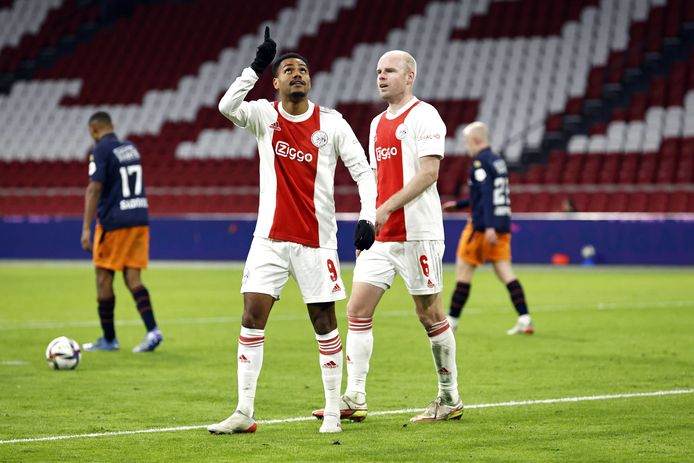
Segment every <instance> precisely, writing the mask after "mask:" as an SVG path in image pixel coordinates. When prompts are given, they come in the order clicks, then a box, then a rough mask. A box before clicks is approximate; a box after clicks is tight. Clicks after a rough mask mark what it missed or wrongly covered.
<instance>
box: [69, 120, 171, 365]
mask: <svg viewBox="0 0 694 463" xmlns="http://www.w3.org/2000/svg"><path fill="white" fill-rule="evenodd" d="M89 133H90V135H91V136H92V138H93V139H94V141H95V142H96V145H95V146H94V152H93V153H92V155H91V156H90V159H89V186H88V187H87V191H86V193H85V206H84V222H83V224H82V239H81V242H82V248H83V249H84V250H85V251H88V252H92V256H93V260H94V266H95V267H96V287H97V301H98V304H99V308H98V311H99V320H100V322H101V329H102V330H103V336H101V337H99V338H98V339H97V340H96V341H95V342H93V343H87V344H85V345H84V346H83V347H84V350H86V351H114V350H118V348H119V344H118V339H117V338H116V331H115V326H114V323H113V313H114V309H115V306H116V298H115V295H114V293H113V276H114V274H115V272H123V277H124V279H125V284H126V286H127V287H128V289H129V290H130V292H131V293H132V295H133V299H134V300H135V304H136V305H137V310H138V311H139V312H140V316H141V317H142V321H143V322H144V324H145V327H146V329H147V334H146V335H145V338H144V339H143V340H142V342H140V344H138V345H137V346H135V347H134V348H133V352H150V351H153V350H154V349H155V348H156V347H157V346H158V345H159V344H161V342H162V341H163V339H164V338H163V337H162V334H161V331H160V330H159V328H158V327H157V322H156V320H155V319H154V312H153V310H152V302H151V300H150V297H149V291H147V288H145V286H144V285H143V284H142V280H141V278H140V272H141V271H142V269H145V268H147V263H148V260H149V218H148V208H147V195H146V194H145V187H144V183H143V179H142V165H141V164H140V153H139V152H138V151H137V148H136V147H135V145H133V144H132V143H130V142H128V141H120V140H118V138H117V137H116V135H115V133H113V123H112V122H111V117H110V116H109V115H108V113H105V112H97V113H95V114H94V115H92V117H90V118H89ZM95 217H96V218H98V223H97V225H96V230H95V233H94V244H93V245H92V236H91V234H92V231H91V226H92V223H93V222H94V218H95Z"/></svg>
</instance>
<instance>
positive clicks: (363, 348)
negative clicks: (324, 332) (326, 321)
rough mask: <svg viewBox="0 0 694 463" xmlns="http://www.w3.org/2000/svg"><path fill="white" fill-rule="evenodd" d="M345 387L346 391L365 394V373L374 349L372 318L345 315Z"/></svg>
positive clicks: (367, 371)
mask: <svg viewBox="0 0 694 463" xmlns="http://www.w3.org/2000/svg"><path fill="white" fill-rule="evenodd" d="M347 320H348V321H349V331H347V389H346V391H345V392H346V393H354V392H359V393H361V394H366V375H367V374H368V373H369V361H370V360H371V353H372V352H373V349H374V335H373V329H372V327H373V318H370V317H369V318H357V317H347Z"/></svg>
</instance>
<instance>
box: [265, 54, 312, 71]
mask: <svg viewBox="0 0 694 463" xmlns="http://www.w3.org/2000/svg"><path fill="white" fill-rule="evenodd" d="M289 58H297V59H300V60H301V61H303V62H304V63H306V67H309V66H308V60H307V59H306V58H304V57H303V56H302V55H300V54H299V53H296V52H294V51H290V52H289V53H285V54H284V55H282V56H280V57H279V58H277V59H276V60H275V62H274V63H272V76H273V77H277V71H278V70H279V68H280V64H282V61H284V60H286V59H289ZM309 70H310V68H309Z"/></svg>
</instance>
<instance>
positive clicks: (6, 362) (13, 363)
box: [0, 360, 29, 367]
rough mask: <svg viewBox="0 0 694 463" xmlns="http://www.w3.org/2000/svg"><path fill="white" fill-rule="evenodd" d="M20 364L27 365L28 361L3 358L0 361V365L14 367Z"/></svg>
mask: <svg viewBox="0 0 694 463" xmlns="http://www.w3.org/2000/svg"><path fill="white" fill-rule="evenodd" d="M21 365H29V362H25V361H23V360H3V361H0V367H16V366H21Z"/></svg>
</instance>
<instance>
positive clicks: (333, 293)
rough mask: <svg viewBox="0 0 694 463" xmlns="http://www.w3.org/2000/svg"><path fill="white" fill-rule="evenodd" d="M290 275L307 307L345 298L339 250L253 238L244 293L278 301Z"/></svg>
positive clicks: (245, 274) (245, 272) (246, 269)
mask: <svg viewBox="0 0 694 463" xmlns="http://www.w3.org/2000/svg"><path fill="white" fill-rule="evenodd" d="M289 275H292V276H293V277H294V279H295V280H296V282H297V283H298V285H299V289H300V290H301V295H302V296H303V298H304V302H305V303H306V304H313V303H320V302H333V301H339V300H342V299H344V298H345V285H344V283H343V282H342V276H341V275H340V261H339V259H338V257H337V250H336V249H326V248H312V247H309V246H304V245H302V244H297V243H291V242H289V241H275V240H270V239H267V238H259V237H253V242H252V243H251V249H250V250H249V251H248V257H247V258H246V266H245V268H244V269H243V282H242V284H241V292H242V293H261V294H269V295H270V296H272V297H274V298H275V299H279V298H280V293H282V289H284V285H285V284H287V280H289Z"/></svg>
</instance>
